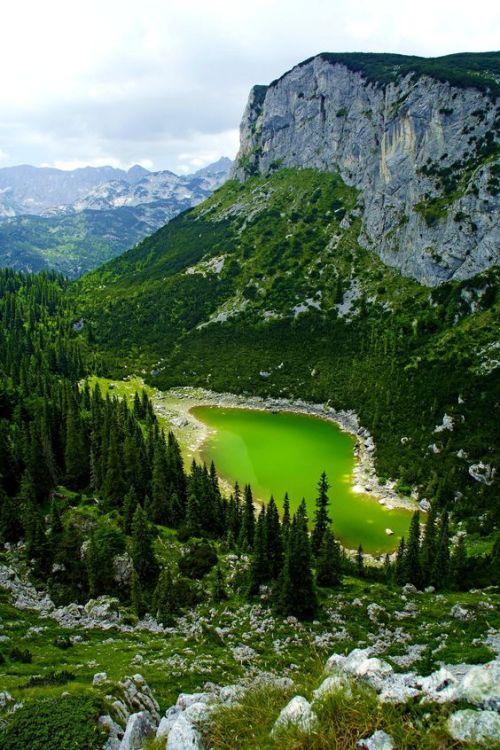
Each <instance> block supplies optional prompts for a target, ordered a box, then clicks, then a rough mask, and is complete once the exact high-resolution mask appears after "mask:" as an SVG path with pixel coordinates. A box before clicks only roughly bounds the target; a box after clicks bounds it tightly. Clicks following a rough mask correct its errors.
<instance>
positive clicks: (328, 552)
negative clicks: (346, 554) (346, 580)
mask: <svg viewBox="0 0 500 750" xmlns="http://www.w3.org/2000/svg"><path fill="white" fill-rule="evenodd" d="M341 580H342V557H341V554H340V547H339V545H338V544H337V541H336V539H335V537H334V535H333V533H332V532H331V531H330V529H326V531H325V533H324V535H323V541H322V543H321V549H320V551H319V555H318V564H317V568H316V582H317V584H318V586H328V587H332V586H338V585H339V584H340V582H341Z"/></svg>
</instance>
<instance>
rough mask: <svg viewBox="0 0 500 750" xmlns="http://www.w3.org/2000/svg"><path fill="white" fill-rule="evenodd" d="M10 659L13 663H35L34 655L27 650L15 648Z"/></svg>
mask: <svg viewBox="0 0 500 750" xmlns="http://www.w3.org/2000/svg"><path fill="white" fill-rule="evenodd" d="M9 657H10V660H11V661H18V662H20V663H21V664H31V662H32V661H33V654H32V653H31V651H29V650H28V649H27V648H25V649H24V650H22V649H20V648H16V647H14V648H13V649H11V651H10V654H9Z"/></svg>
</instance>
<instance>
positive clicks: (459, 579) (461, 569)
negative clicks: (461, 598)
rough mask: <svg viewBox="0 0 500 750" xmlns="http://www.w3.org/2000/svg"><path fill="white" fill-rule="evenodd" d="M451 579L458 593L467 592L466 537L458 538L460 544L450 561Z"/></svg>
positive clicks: (457, 545)
mask: <svg viewBox="0 0 500 750" xmlns="http://www.w3.org/2000/svg"><path fill="white" fill-rule="evenodd" d="M450 577H451V580H452V582H453V588H455V589H456V590H457V591H465V590H466V588H467V550H466V548H465V536H463V535H462V534H461V535H460V536H459V537H458V542H457V544H456V546H455V549H454V550H453V553H452V555H451V560H450Z"/></svg>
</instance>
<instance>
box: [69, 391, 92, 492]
mask: <svg viewBox="0 0 500 750" xmlns="http://www.w3.org/2000/svg"><path fill="white" fill-rule="evenodd" d="M64 465H65V481H66V482H67V484H68V485H69V486H70V487H72V488H73V489H82V488H83V487H86V486H87V485H88V483H89V480H90V476H89V463H88V451H87V446H86V442H85V435H84V430H83V427H82V423H81V419H80V416H79V414H78V411H77V407H76V405H74V406H72V407H71V408H70V410H69V412H68V415H67V423H66V445H65V448H64Z"/></svg>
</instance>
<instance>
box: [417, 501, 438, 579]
mask: <svg viewBox="0 0 500 750" xmlns="http://www.w3.org/2000/svg"><path fill="white" fill-rule="evenodd" d="M436 547H437V540H436V503H432V505H431V508H430V510H429V513H428V514H427V520H426V522H425V529H424V536H423V539H422V546H421V551H420V569H421V573H422V585H423V586H427V584H428V583H429V581H430V579H431V573H432V566H433V565H434V559H435V557H436V552H437V549H436Z"/></svg>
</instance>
